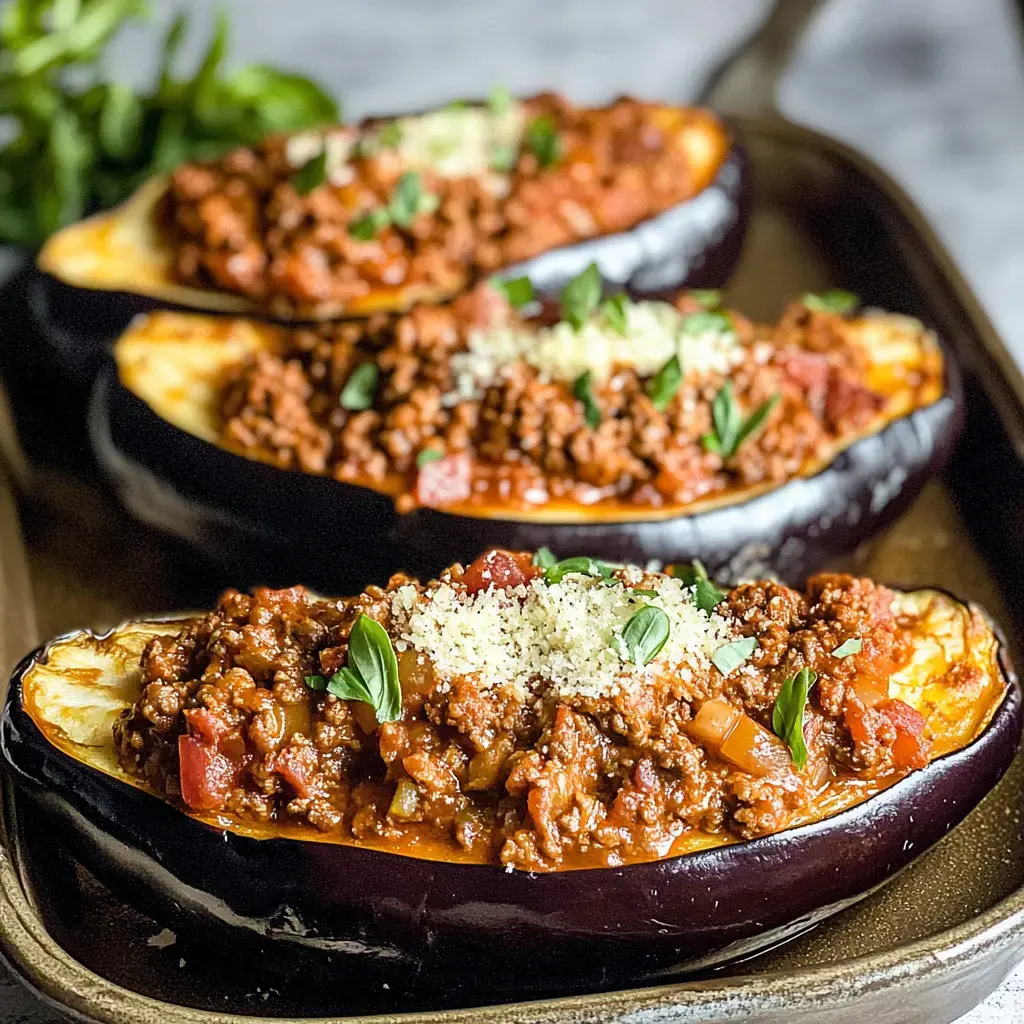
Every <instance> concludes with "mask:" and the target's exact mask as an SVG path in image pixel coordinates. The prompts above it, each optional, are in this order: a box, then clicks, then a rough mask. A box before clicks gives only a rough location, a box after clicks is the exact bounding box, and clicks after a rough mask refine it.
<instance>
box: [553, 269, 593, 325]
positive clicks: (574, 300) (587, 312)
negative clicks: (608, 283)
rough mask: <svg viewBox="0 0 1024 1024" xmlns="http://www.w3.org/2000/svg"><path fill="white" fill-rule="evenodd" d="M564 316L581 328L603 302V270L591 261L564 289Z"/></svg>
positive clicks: (562, 295)
mask: <svg viewBox="0 0 1024 1024" xmlns="http://www.w3.org/2000/svg"><path fill="white" fill-rule="evenodd" d="M559 298H560V300H561V303H562V318H563V319H565V320H568V321H569V323H571V324H572V325H573V327H575V328H576V330H579V329H580V328H581V327H582V326H583V325H584V324H585V323H586V322H587V320H589V319H590V317H591V315H592V314H593V312H594V310H596V309H597V307H598V305H599V304H600V302H601V272H600V271H599V270H598V269H597V264H596V263H591V264H590V266H588V267H587V268H586V269H585V270H583V271H581V272H580V273H579V274H577V275H576V276H575V277H574V278H573V279H572V280H571V281H570V282H569V283H568V284H567V285H566V286H565V288H563V289H562V294H561V296H560V297H559Z"/></svg>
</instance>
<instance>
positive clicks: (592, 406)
mask: <svg viewBox="0 0 1024 1024" xmlns="http://www.w3.org/2000/svg"><path fill="white" fill-rule="evenodd" d="M572 393H573V396H574V397H576V398H578V399H579V400H580V401H581V402H582V403H583V418H584V419H585V420H586V423H587V426H588V427H590V429H591V430H597V428H598V427H599V426H600V425H601V407H600V406H599V405H598V404H597V401H596V400H595V398H594V392H593V390H592V389H591V386H590V371H589V370H587V371H586V373H581V374H580V375H579V376H578V377H577V378H576V381H575V383H574V384H573V386H572Z"/></svg>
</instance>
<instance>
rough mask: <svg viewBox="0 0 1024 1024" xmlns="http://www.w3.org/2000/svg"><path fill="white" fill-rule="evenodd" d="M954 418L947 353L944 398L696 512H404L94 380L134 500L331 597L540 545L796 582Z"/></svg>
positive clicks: (104, 378)
mask: <svg viewBox="0 0 1024 1024" xmlns="http://www.w3.org/2000/svg"><path fill="white" fill-rule="evenodd" d="M962 419H963V405H962V394H961V385H960V378H959V374H958V372H957V369H956V365H955V363H954V362H953V360H952V359H951V358H949V357H948V355H947V358H946V360H945V391H944V394H943V396H942V397H941V398H940V399H939V400H938V401H936V402H934V403H933V404H932V405H929V406H926V407H924V408H922V409H918V410H916V411H914V412H912V413H910V414H909V415H907V416H905V417H902V418H901V419H899V420H896V421H894V422H893V423H891V424H889V426H887V427H886V428H885V429H884V430H882V431H880V432H879V433H877V434H874V435H871V436H869V437H865V438H862V439H861V440H859V441H857V442H855V443H854V444H853V445H851V446H850V447H849V448H848V449H847V450H846V451H844V452H842V453H841V454H840V455H839V456H837V458H836V459H835V460H834V461H833V462H832V463H831V464H830V465H829V466H827V467H825V468H824V469H822V470H821V471H820V472H819V473H817V474H816V475H814V476H812V477H807V478H799V479H795V480H791V481H789V482H788V483H785V484H783V485H782V486H780V487H778V488H777V489H775V490H773V491H770V492H768V493H767V494H764V495H762V496H760V497H756V498H753V499H751V500H748V501H744V502H738V503H737V504H734V505H731V506H726V507H723V508H719V509H715V510H711V511H707V512H702V513H697V514H694V515H684V516H678V517H676V518H673V519H665V520H658V521H654V520H648V521H636V522H609V521H602V520H590V521H588V520H586V519H581V520H580V521H579V522H577V523H568V524H550V523H535V522H534V523H530V522H518V521H515V520H511V519H485V518H476V517H470V516H461V515H453V514H451V513H447V512H443V511H438V510H435V509H429V508H420V509H416V510H415V511H413V512H411V513H408V514H406V515H399V514H397V513H396V512H395V510H394V506H393V503H392V501H391V499H390V498H388V497H386V496H384V495H381V494H378V493H377V492H375V491H371V490H369V489H367V488H364V487H358V486H355V485H351V484H344V483H339V482H337V481H335V480H332V479H330V478H327V477H317V476H312V475H309V474H303V473H298V472H288V471H284V470H280V469H276V468H274V467H272V466H268V465H265V464H263V463H259V462H256V461H254V460H251V459H246V458H244V457H242V456H240V455H237V454H235V453H233V452H229V451H226V450H223V449H221V448H218V447H217V446H215V445H213V444H210V443H208V442H205V441H202V440H199V439H198V438H195V437H193V436H191V435H189V434H186V433H185V432H184V431H181V430H179V429H178V428H177V427H174V426H171V425H170V424H169V423H167V422H166V421H164V420H162V419H161V418H160V417H158V416H157V415H156V414H155V413H154V412H153V411H152V410H151V409H150V408H149V407H148V406H147V405H146V404H145V403H144V402H143V401H141V400H140V399H139V398H137V397H136V396H135V395H133V394H131V393H130V392H129V391H127V390H126V389H125V388H123V387H121V385H120V384H119V383H118V381H117V374H116V370H115V369H114V368H113V366H108V367H107V368H105V369H104V371H103V372H102V373H101V374H100V376H99V378H98V379H97V381H96V387H95V391H94V395H93V402H92V409H91V416H90V431H91V437H92V443H93V449H94V451H95V453H96V455H97V459H98V461H99V464H100V466H101V467H102V469H103V471H104V472H105V474H106V476H107V477H108V479H109V480H110V481H111V482H112V484H113V486H114V489H115V490H116V491H117V492H118V494H119V495H120V497H121V499H122V501H123V502H124V503H125V504H126V505H127V506H128V507H129V509H130V510H131V511H132V512H133V513H134V514H135V515H136V516H137V517H138V518H140V519H142V520H144V521H146V522H149V523H150V524H152V525H154V526H156V527H158V528H159V529H162V530H164V531H165V532H168V533H170V534H172V535H174V536H176V537H177V538H179V539H180V540H181V541H183V542H185V543H186V544H187V545H189V546H191V547H192V548H194V549H195V550H198V551H199V552H201V553H202V554H204V555H205V556H206V557H207V558H208V559H210V560H212V561H213V562H215V563H218V564H220V565H222V566H223V567H224V568H225V569H226V570H227V571H228V572H229V574H230V575H231V577H232V578H233V580H234V581H235V582H236V583H244V584H252V583H271V584H275V585H276V584H280V585H287V584H290V583H291V582H293V581H294V580H295V579H302V580H303V581H304V582H306V583H308V584H309V585H311V586H316V587H319V588H321V589H326V590H328V591H333V592H336V593H338V592H345V590H346V589H347V588H350V587H353V586H354V587H356V588H357V589H359V588H361V587H362V585H363V584H364V583H366V581H367V580H372V581H374V582H384V581H385V580H386V579H387V578H388V577H389V576H390V575H391V573H393V572H395V571H397V570H399V569H402V570H406V571H409V572H412V573H413V574H415V575H418V576H421V577H430V576H433V575H435V574H436V573H438V572H440V571H441V570H442V569H444V568H445V567H447V566H448V565H451V564H452V563H454V562H463V563H466V562H469V561H472V560H473V559H474V558H475V557H476V556H477V555H478V554H479V553H480V552H481V551H483V550H486V549H487V548H490V547H504V548H509V549H512V550H524V551H533V550H536V549H537V548H539V547H542V546H546V547H548V548H550V549H551V550H552V551H554V552H555V553H556V554H557V555H558V556H559V557H562V558H564V557H569V556H571V555H590V556H593V557H596V558H603V559H605V560H607V561H612V562H631V563H636V564H639V565H644V564H647V563H648V562H650V561H657V562H661V563H663V564H664V563H668V562H672V561H680V560H686V559H692V558H698V559H700V560H701V561H702V562H703V563H704V564H705V566H706V567H707V568H708V571H709V572H711V573H712V574H713V575H716V576H718V577H719V578H722V579H737V578H740V577H743V576H757V575H762V574H763V573H765V572H767V571H770V572H773V573H776V574H777V575H778V576H779V577H780V578H781V579H783V580H785V581H786V582H790V583H794V584H795V583H799V582H801V581H802V580H804V579H805V578H806V577H807V576H809V575H812V574H813V573H815V572H817V571H819V570H820V569H822V568H823V567H824V566H826V565H827V564H828V563H829V562H831V561H832V560H833V559H835V558H836V557H838V556H840V555H843V554H847V553H849V552H850V551H852V550H853V549H855V548H856V547H857V546H858V545H860V544H861V543H863V542H864V541H866V540H867V539H869V538H870V537H872V536H873V535H874V534H876V533H877V532H878V531H879V530H881V529H883V528H884V527H885V526H887V525H888V524H889V523H890V522H892V521H893V520H895V519H896V518H897V517H898V516H899V515H900V514H901V513H902V512H903V511H904V510H905V509H906V508H907V506H909V504H910V503H911V502H912V501H913V499H914V498H915V497H917V495H918V494H919V493H920V491H921V488H922V487H923V486H924V484H925V483H926V482H927V481H928V479H929V478H930V477H932V476H933V475H935V474H937V473H938V472H939V471H940V470H941V469H942V467H943V466H944V465H945V463H946V461H947V460H948V458H949V456H950V454H951V453H952V450H953V447H954V444H955V442H956V439H957V437H958V435H959V433H960V429H961V426H962ZM254 496H255V497H254Z"/></svg>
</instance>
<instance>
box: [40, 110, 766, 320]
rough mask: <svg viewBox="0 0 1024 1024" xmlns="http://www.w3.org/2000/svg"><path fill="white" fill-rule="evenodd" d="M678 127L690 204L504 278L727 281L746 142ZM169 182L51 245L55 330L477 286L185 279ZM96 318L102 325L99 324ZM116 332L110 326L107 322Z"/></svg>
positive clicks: (637, 286) (555, 283)
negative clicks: (359, 287) (268, 295)
mask: <svg viewBox="0 0 1024 1024" xmlns="http://www.w3.org/2000/svg"><path fill="white" fill-rule="evenodd" d="M658 113H659V116H661V118H662V119H663V120H664V121H665V122H666V123H667V125H668V126H669V127H668V130H670V131H673V132H676V133H677V135H678V139H679V142H680V145H682V146H684V147H685V148H686V150H687V152H688V153H690V154H691V159H692V166H693V168H694V171H693V178H694V182H695V187H696V188H697V189H698V190H699V191H697V192H696V194H695V195H694V196H692V197H691V198H690V199H688V200H686V201H684V202H682V203H679V204H678V205H676V206H674V207H672V208H670V209H668V210H666V211H664V212H663V213H660V214H658V215H656V216H654V217H651V218H649V219H647V220H645V221H642V222H641V223H639V224H637V225H635V226H634V227H632V228H629V229H627V230H623V231H619V232H615V233H612V234H606V235H603V236H598V237H592V238H588V239H585V240H583V241H581V242H579V243H575V244H572V245H568V246H563V247H560V248H558V249H555V250H551V251H548V252H545V253H542V254H540V255H538V256H537V257H535V258H531V259H529V260H527V261H525V262H522V263H519V264H517V265H515V266H514V267H509V268H506V269H505V270H504V271H502V273H501V274H500V275H499V276H519V275H522V274H528V275H529V276H530V277H531V279H532V280H533V282H534V285H535V287H536V288H537V289H538V290H539V291H541V292H551V293H553V292H556V291H558V290H559V289H560V288H561V287H562V286H563V285H564V284H565V283H566V282H567V281H568V280H570V279H571V278H572V277H574V276H576V275H577V274H578V273H579V272H580V271H581V270H583V269H584V268H585V267H587V266H588V265H589V264H590V263H596V264H597V265H598V267H599V269H600V271H601V274H602V276H603V278H604V280H605V281H606V282H607V283H608V284H609V285H613V286H618V287H621V288H627V289H630V290H633V291H637V292H656V291H662V290H666V289H672V288H678V287H681V286H683V285H688V286H690V287H700V288H712V287H720V286H721V285H722V284H724V283H725V281H726V280H727V279H728V278H729V276H730V274H731V272H732V270H733V268H734V267H735V265H736V262H737V260H738V258H739V253H740V248H741V245H742V242H743V238H744V235H745V233H746V228H747V222H748V219H749V200H750V195H749V193H750V183H749V176H748V172H747V159H746V156H745V154H744V152H743V149H742V147H741V146H740V145H739V144H738V142H737V141H736V140H735V138H734V137H733V135H732V131H731V129H730V128H727V127H726V126H725V125H724V124H723V123H722V122H720V121H719V120H718V118H717V117H715V115H713V114H711V113H710V112H708V111H700V110H686V109H684V108H672V107H662V108H658ZM166 191H167V179H166V177H159V178H154V179H152V180H151V181H149V182H147V183H146V184H145V185H143V186H142V187H141V188H140V189H139V190H138V191H137V192H136V193H135V194H134V195H133V196H132V197H130V198H129V199H128V200H127V201H126V202H125V203H124V204H122V205H121V206H119V207H117V208H115V209H113V210H110V211H107V212H104V213H100V214H98V215H96V216H93V217H91V218H88V219H87V220H84V221H81V222H79V223H76V224H73V225H71V226H69V227H67V228H64V229H63V230H61V231H59V232H58V233H57V234H55V235H54V236H53V237H52V238H50V239H49V241H47V243H46V244H45V245H44V247H43V249H42V251H41V252H40V254H39V257H38V261H37V265H38V267H39V269H40V270H41V271H42V282H43V285H42V288H41V289H40V290H41V295H40V296H39V297H38V298H37V300H36V305H37V307H39V308H40V309H41V310H42V311H43V314H44V316H45V317H46V318H47V326H48V328H49V329H50V330H51V331H55V332H60V331H61V330H63V331H67V332H70V333H71V334H80V333H82V332H83V325H88V326H87V328H86V330H87V333H88V336H89V337H90V338H93V339H94V338H95V337H96V335H97V334H101V333H106V336H107V339H108V340H109V339H110V338H112V337H115V336H116V333H117V332H118V330H119V329H123V328H124V326H126V325H127V323H128V321H129V320H130V319H131V317H132V316H133V315H134V314H136V313H139V312H144V311H148V310H150V309H152V308H154V305H155V304H156V303H160V304H163V305H168V304H170V305H173V306H178V307H184V308H195V309H203V310H210V311H215V312H219V313H267V312H270V313H271V315H273V316H274V317H277V318H281V319H285V320H322V319H333V318H337V317H361V316H367V315H369V314H370V313H373V312H378V311H381V310H403V309H407V308H408V307H409V306H411V305H413V304H414V303H417V302H428V301H444V300H446V299H449V298H452V297H453V296H454V295H456V294H457V293H459V292H460V291H462V290H463V289H464V288H466V287H468V286H469V285H471V284H472V283H474V282H473V281H472V280H471V278H470V272H469V270H468V268H467V269H465V270H463V271H462V272H461V273H460V274H459V275H457V277H458V279H456V278H455V277H453V279H452V280H451V281H448V282H446V283H444V284H443V285H440V284H439V285H436V286H435V285H429V286H427V285H415V286H394V287H392V286H380V287H377V288H375V289H374V290H373V291H371V292H369V293H367V294H366V295H364V296H361V297H359V298H356V299H353V300H351V301H349V302H346V303H337V302H335V303H331V304H329V305H327V304H319V305H317V304H313V305H310V306H308V307H303V308H302V309H294V310H291V311H282V310H281V309H280V308H273V309H271V308H270V307H264V306H260V305H257V304H256V303H254V302H253V301H250V300H249V299H247V298H245V297H244V296H242V295H239V294H234V293H230V292H226V291H217V290H214V289H213V288H198V287H194V286H191V285H186V284H183V283H181V282H179V281H177V280H175V277H174V274H173V268H172V251H171V248H170V247H169V245H168V244H167V242H166V241H165V240H164V238H163V236H162V233H161V230H160V228H159V226H158V210H159V206H160V203H161V201H162V199H163V197H164V195H165V194H166ZM96 325H100V326H99V327H97V326H96ZM108 328H109V329H110V330H109V332H107V329H108Z"/></svg>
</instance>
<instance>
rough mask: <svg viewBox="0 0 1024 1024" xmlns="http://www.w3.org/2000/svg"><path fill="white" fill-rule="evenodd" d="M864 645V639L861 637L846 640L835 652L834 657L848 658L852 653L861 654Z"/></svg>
mask: <svg viewBox="0 0 1024 1024" xmlns="http://www.w3.org/2000/svg"><path fill="white" fill-rule="evenodd" d="M863 647H864V641H863V640H861V639H860V638H859V637H854V638H853V639H852V640H844V641H843V642H842V643H841V644H840V645H839V646H838V647H837V648H836V649H835V650H834V651H833V652H832V657H833V658H848V657H849V656H850V655H851V654H860V652H861V650H862V649H863Z"/></svg>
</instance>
